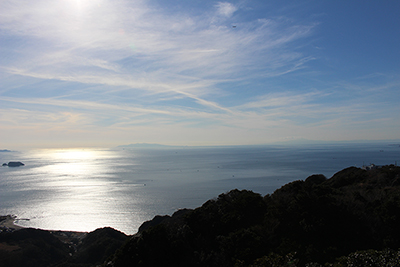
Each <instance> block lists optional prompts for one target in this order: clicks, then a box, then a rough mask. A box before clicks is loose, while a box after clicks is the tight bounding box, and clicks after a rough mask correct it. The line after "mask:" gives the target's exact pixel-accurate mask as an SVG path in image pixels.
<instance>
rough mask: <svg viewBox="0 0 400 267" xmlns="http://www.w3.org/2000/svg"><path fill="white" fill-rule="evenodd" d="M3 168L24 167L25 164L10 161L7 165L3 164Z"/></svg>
mask: <svg viewBox="0 0 400 267" xmlns="http://www.w3.org/2000/svg"><path fill="white" fill-rule="evenodd" d="M3 166H8V167H20V166H25V164H24V163H22V162H20V161H10V162H9V163H8V164H7V163H3Z"/></svg>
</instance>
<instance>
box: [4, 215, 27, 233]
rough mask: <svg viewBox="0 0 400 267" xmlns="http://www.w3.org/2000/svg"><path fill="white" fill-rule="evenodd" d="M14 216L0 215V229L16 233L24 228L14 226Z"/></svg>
mask: <svg viewBox="0 0 400 267" xmlns="http://www.w3.org/2000/svg"><path fill="white" fill-rule="evenodd" d="M15 221H16V216H14V215H1V216H0V229H2V230H3V231H4V230H6V231H7V230H8V231H10V230H11V231H12V230H14V231H16V230H20V229H24V228H25V227H23V226H19V225H17V224H15Z"/></svg>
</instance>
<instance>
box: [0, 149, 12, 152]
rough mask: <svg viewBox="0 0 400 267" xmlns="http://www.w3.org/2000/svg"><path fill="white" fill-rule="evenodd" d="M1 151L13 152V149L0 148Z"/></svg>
mask: <svg viewBox="0 0 400 267" xmlns="http://www.w3.org/2000/svg"><path fill="white" fill-rule="evenodd" d="M0 152H12V151H11V150H8V149H0Z"/></svg>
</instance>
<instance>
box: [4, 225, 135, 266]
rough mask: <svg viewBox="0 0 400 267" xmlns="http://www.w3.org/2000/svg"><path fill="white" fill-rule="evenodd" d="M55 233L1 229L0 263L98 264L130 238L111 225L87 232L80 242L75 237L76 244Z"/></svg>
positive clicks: (25, 264)
mask: <svg viewBox="0 0 400 267" xmlns="http://www.w3.org/2000/svg"><path fill="white" fill-rule="evenodd" d="M56 236H59V234H57V235H56ZM56 236H55V235H54V234H52V232H50V231H44V230H39V229H32V228H27V229H21V230H18V231H14V232H11V233H6V232H3V233H1V234H0V266H10V267H12V266H15V267H17V266H18V267H19V266H21V267H25V266H26V267H30V266H35V267H36V266H41V267H44V266H57V267H64V266H65V267H67V266H74V267H86V266H96V265H99V264H102V263H103V262H104V261H105V260H106V259H107V258H108V257H110V256H111V255H113V254H114V253H115V251H116V250H117V249H118V248H120V247H121V246H122V244H124V243H125V241H126V240H127V238H128V236H127V235H125V234H123V233H121V232H119V231H116V230H114V229H112V228H102V229H97V230H95V231H93V232H91V233H88V234H87V235H86V237H85V238H83V239H82V240H81V241H80V242H79V240H75V243H76V244H78V246H77V247H76V248H75V247H74V246H71V244H72V243H73V242H72V243H71V242H70V240H69V241H68V242H62V241H61V240H60V239H59V238H57V237H56ZM75 249H76V251H75Z"/></svg>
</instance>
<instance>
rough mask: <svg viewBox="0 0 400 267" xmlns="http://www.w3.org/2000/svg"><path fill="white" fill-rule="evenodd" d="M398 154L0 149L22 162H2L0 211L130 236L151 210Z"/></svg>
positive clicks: (5, 157)
mask: <svg viewBox="0 0 400 267" xmlns="http://www.w3.org/2000/svg"><path fill="white" fill-rule="evenodd" d="M382 151H384V152H382ZM399 152H400V147H399V146H385V147H381V146H377V147H371V146H358V147H357V146H353V147H325V148H324V147H317V146H315V147H311V146H307V147H304V148H301V149H287V148H279V147H259V148H209V149H206V148H204V149H193V148H192V149H177V150H175V149H163V150H117V149H116V150H109V149H48V150H36V151H26V152H12V153H0V160H1V161H2V162H9V161H14V160H15V161H22V162H23V163H25V166H23V167H18V168H9V167H1V168H0V214H15V215H17V216H18V218H27V219H29V220H21V221H19V224H21V225H23V226H27V227H34V228H42V229H50V230H73V231H93V230H95V229H96V228H101V227H105V226H110V227H113V228H115V229H118V230H120V231H123V232H125V233H127V234H133V233H135V232H136V231H137V229H138V227H139V226H140V225H141V224H142V223H143V222H144V221H146V220H150V219H152V218H153V217H154V216H155V215H165V214H169V215H171V214H172V213H173V212H174V211H176V210H177V209H180V208H196V207H198V206H201V205H202V204H203V203H204V202H206V201H207V200H208V199H211V198H214V197H217V196H218V195H219V194H221V193H224V192H227V191H229V190H231V189H234V188H238V189H248V190H253V191H254V192H257V193H260V194H269V193H272V192H273V191H274V190H275V189H277V188H279V187H280V186H282V185H284V184H286V183H288V182H291V181H294V180H298V179H305V178H307V177H308V176H309V175H311V174H315V173H322V174H324V175H326V176H327V177H330V176H331V175H333V174H334V173H335V172H337V171H339V170H341V169H343V168H346V167H349V166H354V164H358V166H360V165H361V164H362V163H363V162H364V161H365V162H367V163H370V162H373V163H376V164H378V165H379V164H390V163H394V162H395V161H396V160H397V161H398V162H400V159H399V155H400V153H399ZM356 166H357V165H356Z"/></svg>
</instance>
